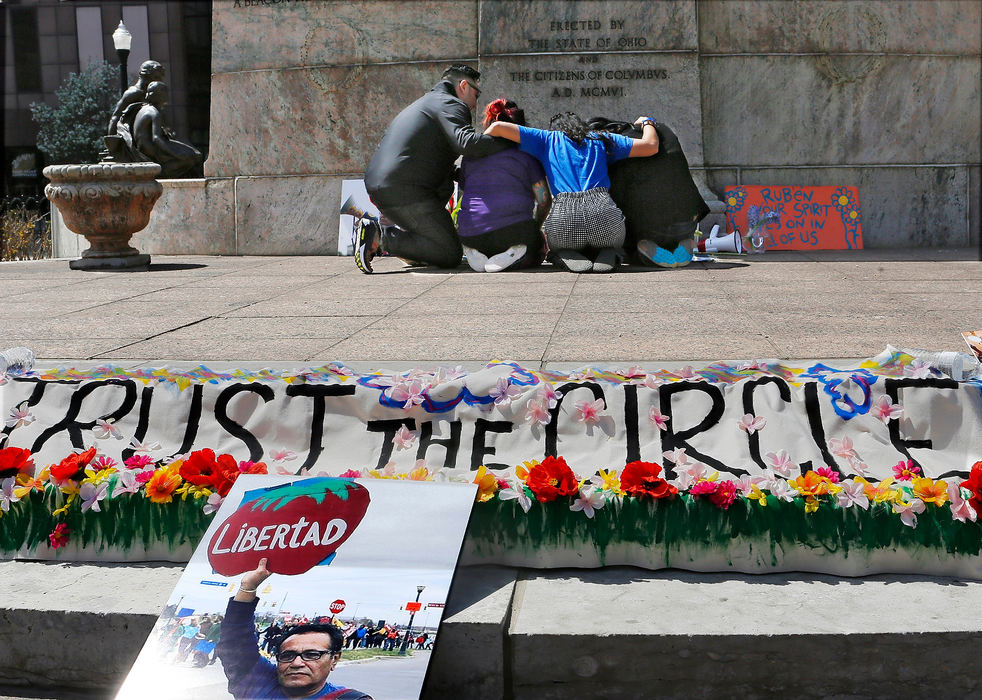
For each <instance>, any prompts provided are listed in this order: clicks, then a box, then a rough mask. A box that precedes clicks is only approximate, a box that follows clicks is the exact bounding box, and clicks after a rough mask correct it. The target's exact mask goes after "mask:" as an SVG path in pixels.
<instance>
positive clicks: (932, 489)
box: [911, 477, 948, 506]
mask: <svg viewBox="0 0 982 700" xmlns="http://www.w3.org/2000/svg"><path fill="white" fill-rule="evenodd" d="M911 486H912V487H913V489H914V495H915V496H916V497H917V498H919V499H921V500H922V501H924V503H933V504H934V505H936V506H943V505H944V504H945V503H947V502H948V482H947V481H941V480H940V479H939V480H938V481H935V480H934V479H930V478H928V477H915V478H913V479H911Z"/></svg>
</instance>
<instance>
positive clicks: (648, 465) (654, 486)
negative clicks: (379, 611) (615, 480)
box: [621, 462, 679, 498]
mask: <svg viewBox="0 0 982 700" xmlns="http://www.w3.org/2000/svg"><path fill="white" fill-rule="evenodd" d="M660 474H661V465H659V464H655V463H654V462H631V463H629V464H627V465H625V467H624V470H623V471H622V472H621V488H622V489H624V491H625V492H626V493H629V494H630V495H632V496H634V497H635V498H641V497H642V496H648V497H650V498H668V497H669V496H674V495H675V494H677V493H678V492H679V491H678V489H677V488H675V487H674V486H672V485H671V484H670V483H668V482H667V481H665V480H664V479H662V478H661V476H660Z"/></svg>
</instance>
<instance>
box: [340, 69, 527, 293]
mask: <svg viewBox="0 0 982 700" xmlns="http://www.w3.org/2000/svg"><path fill="white" fill-rule="evenodd" d="M480 77H481V74H480V73H478V72H477V71H476V70H474V69H473V68H471V67H470V66H465V65H452V66H450V67H449V68H447V70H446V71H444V73H443V79H442V80H441V81H440V82H439V83H437V84H436V85H435V86H434V87H433V89H432V90H430V91H429V92H428V93H426V94H425V95H423V96H422V97H420V98H419V99H418V100H416V101H415V102H413V103H412V104H411V105H409V106H408V107H406V108H405V109H404V110H402V111H401V112H400V113H399V115H398V116H397V117H396V118H395V119H394V120H393V121H392V124H391V125H390V126H389V128H388V130H387V131H386V132H385V136H383V137H382V141H381V143H379V145H378V148H376V149H375V154H374V155H373V156H372V159H371V161H370V162H369V163H368V168H367V169H366V170H365V189H366V190H368V195H369V197H371V199H372V202H373V203H374V204H375V206H377V207H378V209H379V211H380V212H381V213H382V215H383V216H384V217H385V218H387V219H389V220H390V221H391V222H392V223H394V224H395V225H396V227H398V228H396V227H386V228H385V229H382V230H380V229H379V228H377V227H371V226H365V227H362V231H361V233H360V235H359V237H358V247H357V250H356V251H355V262H356V263H357V265H358V269H360V270H361V271H362V272H365V273H370V272H371V271H372V264H371V263H372V259H373V258H374V257H375V256H376V255H378V254H379V253H382V252H385V253H389V254H390V255H395V256H398V257H400V258H405V259H407V260H416V261H419V262H423V263H427V264H430V265H435V266H437V267H445V268H453V267H457V266H458V265H459V264H460V262H461V258H462V256H463V249H462V248H461V244H460V240H459V239H458V238H457V232H456V230H455V229H454V225H453V220H452V219H451V218H450V213H449V212H448V211H447V209H446V205H447V200H448V199H449V198H450V194H451V193H452V191H453V181H452V172H453V166H454V162H455V161H456V160H457V157H458V156H460V155H465V156H469V157H472V158H480V157H482V156H487V155H491V154H492V153H497V152H498V151H501V150H504V149H505V148H508V145H509V144H508V142H507V141H504V140H502V139H496V138H494V137H491V136H485V135H484V134H481V133H478V132H476V131H474V127H473V125H472V124H471V120H472V118H473V115H472V112H473V111H474V110H475V109H476V108H477V98H478V97H480V95H481V90H480V88H479V87H478V79H479V78H480Z"/></svg>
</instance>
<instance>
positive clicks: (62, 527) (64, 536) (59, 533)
mask: <svg viewBox="0 0 982 700" xmlns="http://www.w3.org/2000/svg"><path fill="white" fill-rule="evenodd" d="M70 534H71V530H69V529H68V526H67V525H66V524H65V523H58V524H57V525H55V529H54V530H52V531H51V533H50V534H49V535H48V544H49V545H51V548H52V549H60V548H61V547H64V546H65V545H66V544H68V536H69V535H70Z"/></svg>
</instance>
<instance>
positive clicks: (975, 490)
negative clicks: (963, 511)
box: [960, 462, 982, 513]
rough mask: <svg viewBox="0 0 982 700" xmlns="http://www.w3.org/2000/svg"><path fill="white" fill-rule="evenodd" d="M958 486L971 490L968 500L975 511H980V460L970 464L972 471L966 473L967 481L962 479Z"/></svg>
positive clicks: (981, 495) (981, 463) (981, 482)
mask: <svg viewBox="0 0 982 700" xmlns="http://www.w3.org/2000/svg"><path fill="white" fill-rule="evenodd" d="M960 486H961V487H962V488H963V489H968V490H969V491H971V492H972V496H971V498H969V499H968V502H969V503H970V504H971V506H972V508H974V509H975V512H976V513H982V462H976V463H975V464H973V465H972V471H971V472H970V473H969V475H968V481H963V482H962V483H961V484H960Z"/></svg>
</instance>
